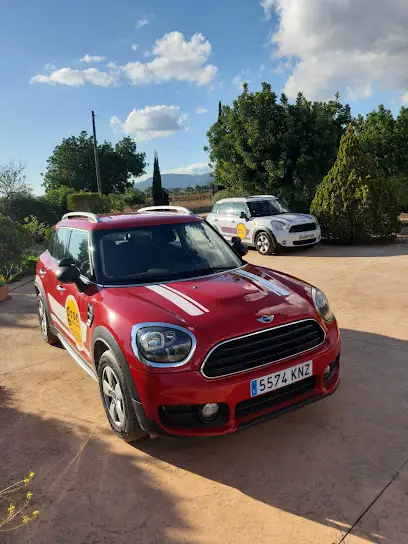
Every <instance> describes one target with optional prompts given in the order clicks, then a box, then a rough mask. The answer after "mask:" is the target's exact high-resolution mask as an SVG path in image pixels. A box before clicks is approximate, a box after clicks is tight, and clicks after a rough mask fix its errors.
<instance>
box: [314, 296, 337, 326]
mask: <svg viewBox="0 0 408 544" xmlns="http://www.w3.org/2000/svg"><path fill="white" fill-rule="evenodd" d="M312 297H313V303H314V305H315V308H316V310H317V313H318V314H319V315H320V316H321V317H322V318H323V319H324V321H326V323H330V321H333V319H334V314H333V312H332V311H331V310H330V306H329V301H328V300H327V297H326V295H325V294H324V293H323V292H322V291H320V289H316V287H312Z"/></svg>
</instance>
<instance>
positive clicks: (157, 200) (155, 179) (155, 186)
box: [152, 151, 163, 206]
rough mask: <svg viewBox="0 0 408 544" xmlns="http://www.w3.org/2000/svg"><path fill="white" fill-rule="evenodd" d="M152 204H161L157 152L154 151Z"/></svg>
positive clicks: (160, 180) (160, 181)
mask: <svg viewBox="0 0 408 544" xmlns="http://www.w3.org/2000/svg"><path fill="white" fill-rule="evenodd" d="M152 197H153V205H154V206H160V205H162V204H163V187H162V179H161V174H160V166H159V157H158V155H157V152H156V151H155V152H154V162H153V183H152Z"/></svg>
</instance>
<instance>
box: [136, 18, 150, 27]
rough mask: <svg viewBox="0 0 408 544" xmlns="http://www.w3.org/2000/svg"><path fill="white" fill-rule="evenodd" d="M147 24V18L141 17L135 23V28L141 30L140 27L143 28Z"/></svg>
mask: <svg viewBox="0 0 408 544" xmlns="http://www.w3.org/2000/svg"><path fill="white" fill-rule="evenodd" d="M148 24H149V19H148V18H147V17H142V18H141V19H139V20H138V22H137V23H136V28H142V26H145V25H148Z"/></svg>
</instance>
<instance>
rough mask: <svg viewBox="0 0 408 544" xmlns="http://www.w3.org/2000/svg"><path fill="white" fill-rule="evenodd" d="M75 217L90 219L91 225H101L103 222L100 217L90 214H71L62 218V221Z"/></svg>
mask: <svg viewBox="0 0 408 544" xmlns="http://www.w3.org/2000/svg"><path fill="white" fill-rule="evenodd" d="M75 217H83V218H85V219H88V221H90V222H91V223H100V222H101V220H100V219H99V217H98V216H97V215H96V214H94V213H90V212H69V213H66V214H65V215H63V216H62V220H64V219H74V218H75Z"/></svg>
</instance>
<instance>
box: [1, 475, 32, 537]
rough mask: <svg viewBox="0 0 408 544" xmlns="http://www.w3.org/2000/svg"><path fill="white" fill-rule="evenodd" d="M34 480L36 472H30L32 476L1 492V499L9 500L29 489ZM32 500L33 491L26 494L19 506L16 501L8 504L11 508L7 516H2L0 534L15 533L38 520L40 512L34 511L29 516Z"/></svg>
mask: <svg viewBox="0 0 408 544" xmlns="http://www.w3.org/2000/svg"><path fill="white" fill-rule="evenodd" d="M33 478H34V472H30V474H29V475H28V476H27V477H26V478H24V479H23V480H20V481H19V482H16V483H15V484H12V485H10V486H8V487H6V488H5V489H3V490H0V499H1V500H2V501H4V500H6V499H7V500H8V499H9V496H10V495H11V494H14V493H17V492H18V491H21V490H22V489H25V488H27V486H28V485H29V484H30V483H31V482H32V480H33ZM32 498H33V494H32V493H31V491H27V492H26V493H25V494H24V498H23V500H22V501H21V503H20V504H19V505H17V503H16V502H15V501H12V502H10V503H8V504H9V506H8V508H7V513H6V514H5V516H4V517H2V516H1V514H0V533H5V532H8V531H14V530H15V529H19V528H20V527H22V526H23V525H27V524H28V523H30V522H32V521H34V520H36V519H38V516H39V514H40V512H39V511H38V510H34V511H33V512H31V513H30V514H27V507H28V505H29V504H30V502H31V499H32ZM6 526H8V527H6Z"/></svg>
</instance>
